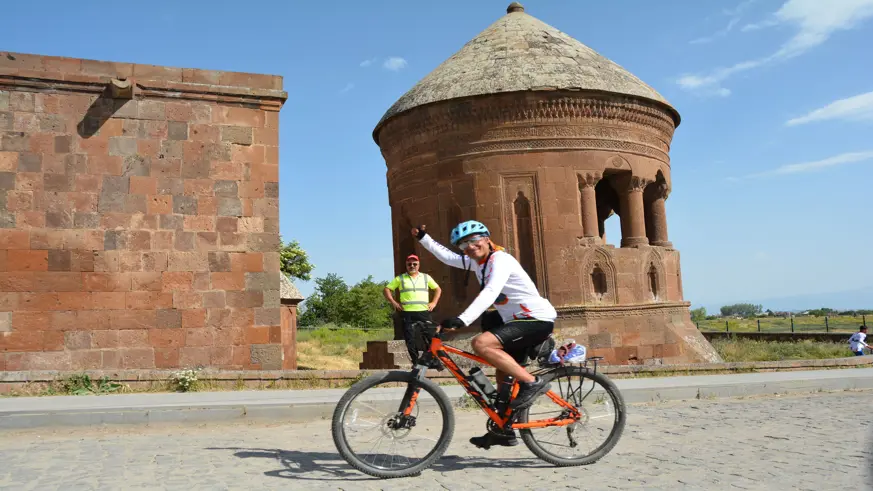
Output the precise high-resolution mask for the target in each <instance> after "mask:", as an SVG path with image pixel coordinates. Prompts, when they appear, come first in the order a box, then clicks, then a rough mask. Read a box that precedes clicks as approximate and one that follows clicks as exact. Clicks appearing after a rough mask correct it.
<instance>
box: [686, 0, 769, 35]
mask: <svg viewBox="0 0 873 491" xmlns="http://www.w3.org/2000/svg"><path fill="white" fill-rule="evenodd" d="M757 1H758V0H746V1H745V2H742V3H740V4H739V5H737V6H736V7H735V8H733V9H724V10H722V14H724V15H726V16H728V17H730V20H728V23H727V25H726V26H725V27H724V28H722V29H720V30H718V31H716V32H715V33H714V34H712V35H710V36H705V37H702V38H697V39H694V40H692V41H690V44H705V43H711V42H713V41H715V40H716V39H718V38H721V37H724V36H727V35H728V34H730V32H731V31H733V30H734V27H736V25H737V24H739V22H740V19H741V18H742V15H743V12H745V11H746V9H748V8H749V6H751V5H752V4H753V3H755V2H757Z"/></svg>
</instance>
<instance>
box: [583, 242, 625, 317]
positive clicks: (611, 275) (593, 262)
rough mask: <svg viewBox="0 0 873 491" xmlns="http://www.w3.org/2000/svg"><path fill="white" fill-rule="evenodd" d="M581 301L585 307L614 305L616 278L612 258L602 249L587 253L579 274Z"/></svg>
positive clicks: (597, 248)
mask: <svg viewBox="0 0 873 491" xmlns="http://www.w3.org/2000/svg"><path fill="white" fill-rule="evenodd" d="M580 277H581V279H582V281H581V282H582V292H583V299H584V302H585V304H586V305H598V304H600V305H615V304H616V303H617V298H618V295H617V291H616V289H617V285H618V281H617V280H618V277H617V273H616V269H615V262H614V261H613V259H612V256H611V255H610V254H609V253H608V252H607V251H606V249H605V248H603V247H594V248H591V250H590V251H589V253H588V256H587V257H586V259H585V262H584V263H583V265H582V270H581V272H580Z"/></svg>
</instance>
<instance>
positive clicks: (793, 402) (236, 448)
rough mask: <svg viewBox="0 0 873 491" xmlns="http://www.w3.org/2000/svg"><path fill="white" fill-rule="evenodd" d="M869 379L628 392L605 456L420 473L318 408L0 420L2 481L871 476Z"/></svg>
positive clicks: (215, 484) (160, 484)
mask: <svg viewBox="0 0 873 491" xmlns="http://www.w3.org/2000/svg"><path fill="white" fill-rule="evenodd" d="M871 407H873V393H869V392H867V393H861V392H858V393H846V392H843V393H837V394H815V395H810V396H803V397H799V396H791V397H769V398H761V399H747V400H728V401H705V400H701V401H693V402H677V403H664V404H657V405H644V406H632V407H631V408H630V412H629V417H628V426H627V429H626V431H625V434H624V437H623V438H622V440H621V442H620V443H619V444H618V446H617V447H616V449H615V450H613V452H612V453H611V454H610V455H608V456H607V457H605V458H604V459H603V460H601V461H600V462H598V463H596V464H594V465H590V466H586V467H575V468H555V467H551V466H549V465H548V464H545V463H544V462H541V461H539V460H537V459H536V458H534V457H533V455H532V454H531V453H530V451H529V450H527V448H526V447H524V446H523V445H520V446H518V447H515V448H512V449H509V448H499V449H492V450H491V451H490V452H485V451H482V450H479V449H476V448H474V447H472V446H471V445H470V444H469V443H468V442H467V439H468V438H469V437H470V436H473V435H476V434H480V433H481V432H482V428H483V416H482V415H481V413H478V412H469V411H465V412H459V413H458V414H457V425H456V432H455V438H454V439H453V441H452V445H451V446H450V447H449V450H448V452H447V453H446V456H445V457H443V459H441V460H440V461H439V462H438V463H437V464H436V465H434V466H433V467H432V468H431V469H430V470H427V471H425V472H424V473H422V474H421V476H419V477H415V478H408V479H395V480H387V481H380V480H377V479H373V478H369V477H367V476H364V475H362V474H360V473H358V472H357V471H355V470H353V469H351V468H350V467H349V466H347V465H346V464H345V462H343V461H342V460H341V458H340V457H339V456H338V455H337V453H336V451H335V449H334V447H333V442H332V440H331V437H330V423H329V422H327V421H322V422H317V423H310V424H295V425H270V426H268V425H242V424H238V425H221V426H218V425H211V426H206V425H200V426H196V427H185V428H182V427H164V428H136V429H134V428H121V429H119V428H112V429H101V430H84V429H83V430H65V431H56V432H46V431H39V432H36V431H28V432H16V433H0V489H10V490H13V489H14V490H28V489H32V490H40V491H42V490H50V489H59V490H78V489H113V490H115V489H118V490H121V489H124V490H130V489H155V490H157V489H180V490H192V489H293V490H311V489H312V490H321V489H356V490H357V489H373V490H375V489H385V490H389V489H390V490H407V489H414V488H417V489H421V490H430V489H452V490H456V489H457V490H466V489H549V490H554V489H638V488H642V489H719V490H721V489H762V490H763V489H766V490H776V489H810V490H823V489H873V487H871V486H870V485H869V483H870V482H871V477H873V476H871V472H870V468H871V462H873V447H871V445H873V444H871V436H873V435H871V431H873V428H871V425H870V423H869V422H868V416H867V414H869V411H870V408H871Z"/></svg>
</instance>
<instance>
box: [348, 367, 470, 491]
mask: <svg viewBox="0 0 873 491" xmlns="http://www.w3.org/2000/svg"><path fill="white" fill-rule="evenodd" d="M390 382H401V383H403V382H405V383H413V382H414V383H416V384H418V386H419V387H421V390H422V391H424V392H427V393H428V394H430V395H431V397H433V398H434V400H435V401H436V402H437V404H438V406H439V408H440V411H441V413H442V418H443V429H442V433H441V434H440V437H439V439H438V440H437V444H436V446H435V447H434V449H433V450H431V452H430V453H428V455H426V456H425V458H424V459H422V461H421V462H419V463H418V464H416V465H414V466H411V467H407V468H402V469H396V470H391V469H383V468H379V467H374V466H371V465H370V464H368V463H366V462H363V461H362V460H361V459H359V458H358V456H357V455H356V454H355V453H354V452H353V451H352V450H351V448H350V447H349V444H348V442H347V441H346V436H345V430H344V428H343V420H344V417H345V414H346V411H347V410H348V408H349V404H351V402H352V401H354V399H355V398H356V397H357V396H359V395H360V394H362V393H363V392H365V391H366V390H368V389H371V388H373V387H374V386H377V385H380V384H384V383H390ZM398 405H399V402H398ZM331 426H332V433H333V441H334V444H335V445H336V448H337V450H338V451H339V453H340V455H342V457H343V459H345V460H346V462H348V463H349V465H351V466H352V467H354V468H355V469H357V470H359V471H361V472H363V473H364V474H368V475H371V476H374V477H380V478H383V479H389V478H398V477H409V476H414V475H417V474H420V473H421V471H423V470H425V469H427V468H428V467H430V466H431V465H433V464H434V462H436V461H437V460H438V459H439V458H440V457H442V455H443V453H445V451H446V449H447V448H448V447H449V443H451V441H452V435H453V434H454V432H455V415H454V412H453V411H452V402H451V400H450V399H449V397H448V396H447V395H446V393H445V392H443V390H442V389H440V388H439V386H438V385H437V384H435V383H433V382H432V381H430V380H428V379H423V380H416V379H415V378H414V377H413V375H412V373H411V372H402V371H392V372H386V373H379V374H376V375H372V376H370V377H367V378H365V379H364V380H361V381H360V382H358V383H356V384H354V385H353V386H352V387H351V388H349V390H348V391H347V392H346V393H345V394H344V395H343V397H342V398H341V399H340V401H339V403H337V406H336V409H334V412H333V420H332V425H331ZM413 431H414V430H413Z"/></svg>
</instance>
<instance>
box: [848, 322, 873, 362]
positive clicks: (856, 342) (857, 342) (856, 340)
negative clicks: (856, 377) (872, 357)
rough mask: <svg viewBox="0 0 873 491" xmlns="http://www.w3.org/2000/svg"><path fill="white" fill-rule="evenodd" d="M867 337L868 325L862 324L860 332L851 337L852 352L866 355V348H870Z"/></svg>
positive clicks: (857, 354)
mask: <svg viewBox="0 0 873 491" xmlns="http://www.w3.org/2000/svg"><path fill="white" fill-rule="evenodd" d="M866 339H867V326H861V327H860V328H859V329H858V332H856V333H855V334H852V337H850V338H849V349H851V350H852V353H855V356H864V348H867V349H870V346H868V345H867V342H866Z"/></svg>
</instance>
